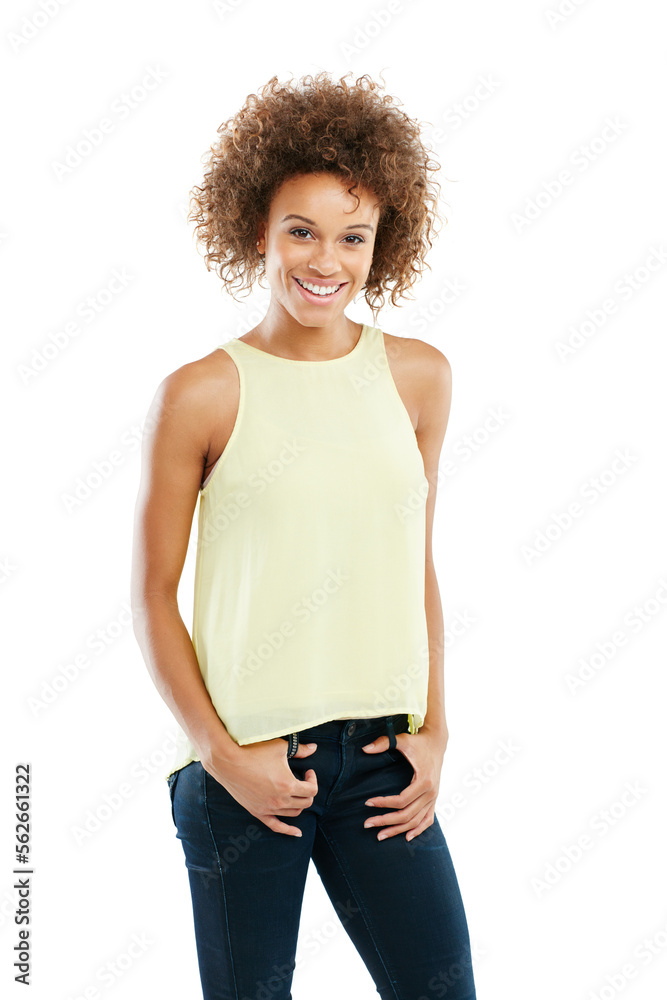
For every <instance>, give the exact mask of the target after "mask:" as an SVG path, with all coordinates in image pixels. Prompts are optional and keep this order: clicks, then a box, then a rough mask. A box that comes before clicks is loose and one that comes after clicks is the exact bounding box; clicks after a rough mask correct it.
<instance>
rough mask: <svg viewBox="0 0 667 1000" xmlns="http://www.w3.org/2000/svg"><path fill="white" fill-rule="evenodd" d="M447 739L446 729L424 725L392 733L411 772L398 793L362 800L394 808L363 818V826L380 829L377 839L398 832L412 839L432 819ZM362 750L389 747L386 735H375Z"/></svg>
mask: <svg viewBox="0 0 667 1000" xmlns="http://www.w3.org/2000/svg"><path fill="white" fill-rule="evenodd" d="M448 738H449V737H448V734H447V731H446V730H445V732H444V733H440V732H439V733H435V732H431V731H430V730H427V729H425V728H422V729H420V730H419V731H418V732H416V733H397V734H396V749H397V750H400V751H401V753H402V754H403V756H404V757H406V758H407V759H408V760H409V761H410V763H411V764H412V767H413V770H414V772H415V773H414V775H413V777H412V781H411V782H410V784H409V785H408V786H407V787H406V788H404V789H403V791H402V792H401V793H400V794H399V795H373V796H372V797H371V798H370V799H367V800H366V803H365V804H366V805H367V806H376V807H380V808H381V809H383V808H385V807H389V808H392V809H396V810H398V811H397V812H390V813H382V814H380V815H378V816H372V817H370V818H369V819H367V820H366V822H365V823H364V826H365V827H375V826H380V827H383V828H384V829H383V830H382V831H381V832H380V833H379V834H378V837H377V839H378V840H384V839H385V838H386V837H394V836H396V834H399V833H406V837H405V839H406V840H412V838H413V837H416V836H417V835H418V834H420V833H423V831H424V830H426V829H427V828H428V827H429V826H431V824H432V823H433V822H434V820H435V803H436V799H437V797H438V789H439V788H440V772H441V770H442V760H443V757H444V755H445V750H446V749H447V741H448ZM362 749H363V750H364V751H365V752H366V753H369V754H371V753H384V752H385V751H386V750H388V749H389V737H388V736H378V737H377V738H376V739H375V740H373V742H372V743H367V744H366V745H365V746H363V747H362Z"/></svg>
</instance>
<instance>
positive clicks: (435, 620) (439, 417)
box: [416, 345, 452, 746]
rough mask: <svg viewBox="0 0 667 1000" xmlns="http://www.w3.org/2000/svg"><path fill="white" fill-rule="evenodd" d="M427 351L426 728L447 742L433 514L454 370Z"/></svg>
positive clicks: (422, 417)
mask: <svg viewBox="0 0 667 1000" xmlns="http://www.w3.org/2000/svg"><path fill="white" fill-rule="evenodd" d="M424 346H425V347H426V348H427V349H426V350H425V351H424V354H423V365H424V369H423V370H424V382H423V392H422V396H421V398H422V405H421V408H420V411H419V418H418V422H417V430H416V435H417V443H418V445H419V450H420V451H421V453H422V457H423V459H424V469H425V473H426V478H427V479H428V481H429V489H428V496H427V499H426V580H425V588H426V593H425V606H426V625H427V631H428V644H429V679H428V694H427V709H426V717H425V719H424V724H423V726H422V730H424V731H426V732H431V733H433V734H434V735H435V736H437V737H438V738H440V739H441V740H442V743H443V746H446V744H447V740H448V736H449V734H448V730H447V721H446V718H445V679H444V654H445V627H444V621H443V615H442V602H441V600H440V590H439V587H438V580H437V578H436V573H435V565H434V562H433V548H432V541H433V515H434V512H435V497H436V491H437V478H438V465H439V462H440V452H441V450H442V444H443V441H444V438H445V432H446V430H447V423H448V421H449V411H450V408H451V401H452V370H451V367H450V364H449V361H448V360H447V358H446V357H445V355H444V354H442V353H441V351H439V350H438V349H437V348H435V347H432V346H431V345H424Z"/></svg>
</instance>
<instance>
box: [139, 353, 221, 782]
mask: <svg viewBox="0 0 667 1000" xmlns="http://www.w3.org/2000/svg"><path fill="white" fill-rule="evenodd" d="M198 364H199V363H198V362H193V363H191V364H188V365H184V366H183V367H182V368H179V369H178V370H177V371H175V372H173V373H172V374H171V375H168V376H167V377H166V378H165V379H164V380H163V381H162V383H161V384H160V385H159V387H158V389H157V392H156V394H155V396H154V398H153V401H152V403H151V406H150V408H149V412H148V416H147V420H146V427H147V432H146V434H145V436H144V439H143V443H142V467H141V482H140V487H139V494H138V498H137V503H136V508H135V522H134V540H133V551H132V582H131V603H132V612H133V616H134V620H133V628H134V634H135V636H136V639H137V642H138V643H139V647H140V649H141V652H142V655H143V657H144V660H145V662H146V666H147V667H148V672H149V674H150V675H151V678H152V680H153V682H154V684H155V686H156V687H157V689H158V691H159V693H160V695H161V696H162V698H163V699H164V701H165V702H166V704H167V705H168V706H169V709H170V710H171V712H172V713H173V715H174V717H175V718H176V720H177V721H178V723H179V724H180V726H181V727H182V729H183V730H184V732H185V733H186V735H187V736H188V738H189V739H190V741H191V743H192V745H193V746H194V748H195V750H196V752H197V755H198V757H199V759H200V760H201V762H202V764H204V766H206V763H207V762H208V761H209V760H210V759H211V757H212V756H215V757H216V758H217V759H220V758H225V757H228V756H229V757H231V756H233V755H234V754H235V753H236V752H237V751H238V749H239V748H238V746H237V744H236V743H235V742H234V740H232V738H231V737H230V735H229V733H228V732H227V730H226V729H225V726H224V725H223V723H222V721H221V719H220V717H219V716H218V714H217V712H216V710H215V708H214V706H213V703H212V701H211V698H210V696H209V693H208V691H207V690H206V686H205V684H204V680H203V678H202V675H201V671H200V669H199V664H198V662H197V656H196V654H195V650H194V647H193V645H192V641H191V639H190V635H189V633H188V630H187V628H186V627H185V623H184V622H183V619H182V618H181V615H180V612H179V608H178V601H177V591H178V584H179V580H180V578H181V573H182V571H183V564H184V562H185V556H186V553H187V550H188V544H189V540H190V531H191V528H192V518H193V514H194V510H195V507H196V504H197V497H198V493H199V486H200V483H201V478H202V472H203V469H204V465H205V458H206V455H207V452H208V449H209V423H210V420H211V412H212V407H211V401H212V397H213V391H214V389H215V388H216V387H215V386H214V385H213V384H212V383H213V380H210V379H208V380H207V379H202V375H201V368H200V367H199V368H196V367H195V366H197V365H198ZM213 412H214V410H213Z"/></svg>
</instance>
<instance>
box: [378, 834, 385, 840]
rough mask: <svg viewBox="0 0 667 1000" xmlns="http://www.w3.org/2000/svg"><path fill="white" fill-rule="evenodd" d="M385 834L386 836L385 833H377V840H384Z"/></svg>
mask: <svg viewBox="0 0 667 1000" xmlns="http://www.w3.org/2000/svg"><path fill="white" fill-rule="evenodd" d="M386 836H387V834H386V833H378V840H384V838H385V837H386Z"/></svg>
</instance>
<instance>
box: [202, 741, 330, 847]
mask: <svg viewBox="0 0 667 1000" xmlns="http://www.w3.org/2000/svg"><path fill="white" fill-rule="evenodd" d="M316 749H317V744H316V743H314V744H306V743H299V748H298V750H297V752H296V753H295V754H294V757H295V758H296V757H310V755H311V754H313V753H315V751H316ZM205 756H206V759H205V760H204V759H202V766H203V768H204V770H205V771H208V773H209V774H210V775H211V776H212V777H213V778H215V780H216V781H217V782H218V783H219V784H220V785H223V786H224V787H225V788H226V789H227V791H228V792H229V794H230V795H233V796H234V798H235V799H236V801H237V802H238V803H240V804H241V805H242V806H243V807H244V808H245V809H247V810H248V812H249V813H250V814H251V815H252V816H255V818H256V819H258V820H260V822H262V823H264V824H265V826H268V827H269V829H270V830H275V831H276V833H286V834H289V835H290V836H292V837H300V836H301V830H300V829H299V827H298V826H290V824H289V823H283V821H282V820H280V819H278V816H298V815H299V813H300V812H301V811H302V810H303V809H308V808H310V806H312V804H313V799H314V798H315V796H316V795H317V777H316V775H315V771H314V769H313V768H312V767H311V768H309V770H307V771H306V773H305V775H304V780H303V781H301V780H300V779H299V778H297V777H296V776H295V775H294V774H293V773H292V770H291V769H290V766H289V763H288V757H287V743H286V742H285V740H283V739H281V737H277V738H276V739H273V740H261V741H260V742H259V743H246V744H245V745H244V746H238V745H237V746H236V748H235V749H234V751H233V753H232V754H230V755H228V754H225V755H224V756H222V755H219V756H216V755H215V752H214V751H213V750H211V751H210V752H209V753H208V754H206V755H205ZM200 759H201V756H200Z"/></svg>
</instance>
